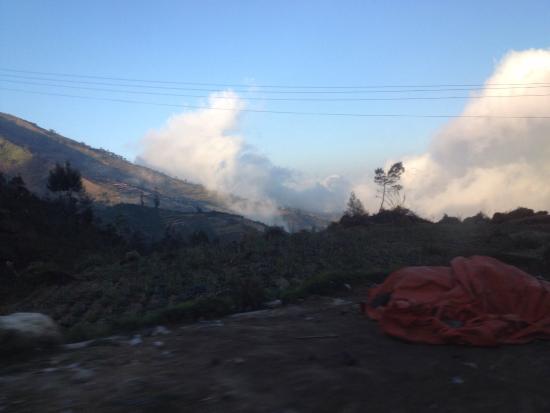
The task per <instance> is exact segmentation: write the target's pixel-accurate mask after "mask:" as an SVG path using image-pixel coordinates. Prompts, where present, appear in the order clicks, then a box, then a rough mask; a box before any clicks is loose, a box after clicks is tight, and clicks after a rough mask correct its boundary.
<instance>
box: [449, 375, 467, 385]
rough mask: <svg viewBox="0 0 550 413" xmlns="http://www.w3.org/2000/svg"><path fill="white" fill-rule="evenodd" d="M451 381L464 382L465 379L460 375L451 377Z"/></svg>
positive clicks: (455, 382)
mask: <svg viewBox="0 0 550 413" xmlns="http://www.w3.org/2000/svg"><path fill="white" fill-rule="evenodd" d="M451 383H453V384H463V383H464V379H463V378H462V377H460V376H455V377H451Z"/></svg>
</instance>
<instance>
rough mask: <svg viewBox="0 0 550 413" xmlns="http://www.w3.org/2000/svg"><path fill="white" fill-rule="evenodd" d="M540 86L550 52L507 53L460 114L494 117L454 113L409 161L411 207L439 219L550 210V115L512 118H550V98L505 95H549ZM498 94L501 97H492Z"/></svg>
mask: <svg viewBox="0 0 550 413" xmlns="http://www.w3.org/2000/svg"><path fill="white" fill-rule="evenodd" d="M535 83H545V84H546V85H547V86H549V85H550V49H547V50H527V51H521V52H510V53H508V54H507V55H506V56H505V57H504V58H503V59H502V60H501V61H500V62H499V63H498V65H497V67H496V68H495V71H494V73H493V75H492V76H491V77H490V78H489V79H488V80H487V82H486V84H485V88H484V90H483V91H481V92H480V93H479V94H478V95H476V96H479V97H478V98H472V99H470V101H469V102H468V103H467V104H466V106H465V108H464V111H463V113H462V114H463V115H466V116H471V115H485V116H492V117H493V118H456V119H454V120H452V121H450V122H448V123H447V125H445V126H444V127H443V128H442V130H441V131H439V132H438V133H437V134H436V135H435V136H434V138H433V140H432V143H431V145H430V147H429V149H428V151H427V152H426V153H424V154H422V155H419V156H411V157H408V158H405V159H403V161H404V165H405V167H406V173H405V174H404V176H403V179H402V181H403V184H404V187H405V189H406V193H407V203H408V206H410V207H411V208H412V209H413V210H415V211H418V212H419V213H421V214H424V215H426V216H428V217H433V218H437V217H439V216H441V215H442V214H443V213H451V214H458V215H461V216H468V215H471V214H474V213H476V212H478V211H480V210H482V211H485V212H487V213H493V212H495V211H504V210H510V209H513V208H516V207H518V206H526V207H530V208H534V209H548V208H550V120H549V119H511V118H506V117H507V116H514V115H516V116H517V115H519V116H548V115H550V96H543V97H527V96H523V97H506V96H509V95H533V94H543V95H550V88H549V87H546V88H544V87H542V88H540V87H539V88H534V87H533V86H536V85H534V84H535ZM495 84H508V85H510V84H514V85H515V86H514V88H502V86H491V85H495ZM497 87H500V88H497ZM495 95H499V96H503V97H499V98H491V97H488V96H495ZM496 117H501V118H496ZM366 187H367V188H368V189H369V190H370V193H372V187H370V186H368V185H367V186H366ZM363 191H364V188H363ZM359 193H361V191H359Z"/></svg>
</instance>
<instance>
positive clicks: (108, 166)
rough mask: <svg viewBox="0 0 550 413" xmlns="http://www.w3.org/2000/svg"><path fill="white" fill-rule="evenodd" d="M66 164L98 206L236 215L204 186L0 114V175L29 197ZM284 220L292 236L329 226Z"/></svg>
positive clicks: (303, 216) (310, 218)
mask: <svg viewBox="0 0 550 413" xmlns="http://www.w3.org/2000/svg"><path fill="white" fill-rule="evenodd" d="M65 161H69V162H70V163H71V164H72V165H73V166H74V167H75V168H76V169H78V170H79V171H80V172H81V174H82V177H83V182H84V187H85V189H86V192H87V193H88V194H89V195H90V196H91V197H92V198H93V199H94V200H95V201H96V202H98V203H102V204H106V205H116V204H121V203H124V204H140V203H141V199H142V196H143V201H144V204H145V205H148V206H152V205H153V197H154V195H155V193H158V195H159V199H160V205H161V207H162V208H163V209H167V210H174V211H180V212H188V213H189V212H197V211H219V212H228V213H234V212H235V211H232V210H231V209H230V208H229V207H228V206H227V205H226V203H225V201H224V197H223V196H221V195H220V194H217V193H215V192H213V191H209V190H208V189H206V188H205V187H203V186H202V185H198V184H194V183H190V182H187V181H185V180H181V179H176V178H172V177H170V176H168V175H166V174H163V173H161V172H158V171H155V170H153V169H150V168H148V167H146V166H143V165H137V164H134V163H132V162H129V161H128V160H126V159H124V158H123V157H121V156H119V155H116V154H114V153H112V152H109V151H106V150H104V149H96V148H92V147H90V146H88V145H86V144H85V143H83V142H77V141H75V140H72V139H69V138H66V137H64V136H61V135H59V134H58V133H56V132H55V131H52V130H46V129H44V128H41V127H39V126H38V125H36V124H34V123H32V122H28V121H26V120H23V119H21V118H18V117H16V116H12V115H9V114H6V113H0V172H4V173H6V174H8V175H15V174H20V175H21V176H22V178H23V179H24V181H25V182H26V184H27V187H28V188H29V189H30V190H31V191H33V192H35V193H38V194H44V193H45V191H46V189H45V188H46V180H47V177H48V171H49V170H50V169H51V168H52V167H53V166H54V165H55V163H56V162H59V163H64V162H65ZM225 198H231V199H233V200H234V199H236V198H235V197H233V196H230V197H225ZM280 217H281V222H283V223H285V225H286V226H287V227H288V228H290V229H292V230H294V231H298V230H300V229H311V228H323V227H326V226H327V225H328V224H329V223H330V217H324V216H320V215H318V214H312V213H309V212H304V211H300V210H296V209H290V208H284V207H281V208H280Z"/></svg>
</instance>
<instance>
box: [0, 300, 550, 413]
mask: <svg viewBox="0 0 550 413" xmlns="http://www.w3.org/2000/svg"><path fill="white" fill-rule="evenodd" d="M363 296H364V291H357V292H356V293H354V294H352V295H350V296H348V297H343V298H341V299H333V298H323V297H311V298H309V299H307V300H306V301H304V302H302V303H300V304H299V305H290V306H285V307H281V308H277V309H274V310H262V311H259V312H252V313H242V314H238V315H234V316H230V317H226V318H224V319H222V320H214V321H205V322H199V323H196V324H192V325H174V326H168V330H169V332H168V334H153V331H152V330H142V331H139V332H136V334H140V337H137V336H124V337H122V336H120V337H113V338H109V339H102V340H96V341H93V342H90V343H88V345H86V346H83V347H82V348H76V349H75V348H71V347H78V346H68V347H69V348H67V346H65V348H63V349H59V350H56V351H54V352H47V353H41V354H38V355H35V356H33V357H32V358H30V359H29V358H26V359H21V360H14V359H12V360H2V365H1V366H2V367H0V389H1V391H0V411H1V412H66V413H69V412H152V411H154V412H158V413H160V412H281V413H282V412H286V413H291V412H296V413H297V412H361V413H364V412H411V411H412V412H484V413H485V412H500V413H504V412H548V411H550V393H549V390H548V384H549V383H550V342H534V343H531V344H527V345H518V346H503V347H498V348H473V347H458V346H431V345H418V344H409V343H405V342H402V341H398V340H395V339H392V338H390V337H387V336H385V335H384V334H382V332H381V331H380V329H379V328H378V326H377V325H376V323H375V322H373V321H370V320H368V319H366V318H365V317H364V316H362V315H361V314H360V313H359V302H360V301H361V299H362V297H363ZM165 333H166V332H165ZM132 339H133V344H132ZM140 341H141V342H140Z"/></svg>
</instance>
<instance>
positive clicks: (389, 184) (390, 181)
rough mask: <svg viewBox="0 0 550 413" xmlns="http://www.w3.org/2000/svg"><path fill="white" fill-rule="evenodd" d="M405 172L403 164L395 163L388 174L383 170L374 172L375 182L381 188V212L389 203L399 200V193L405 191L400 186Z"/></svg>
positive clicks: (379, 169)
mask: <svg viewBox="0 0 550 413" xmlns="http://www.w3.org/2000/svg"><path fill="white" fill-rule="evenodd" d="M403 172H405V167H404V166H403V162H396V163H394V164H393V165H392V166H391V167H390V169H389V170H388V172H387V173H386V172H385V171H384V169H382V168H376V169H375V170H374V182H375V183H376V184H377V185H379V186H380V189H379V190H378V193H379V197H380V198H381V199H382V201H381V202H380V211H382V210H383V209H384V204H386V203H388V201H391V200H392V199H394V200H395V198H399V192H400V191H401V190H402V189H403V187H402V186H401V185H400V184H399V180H400V179H401V175H402V174H403ZM388 198H389V199H388ZM398 203H399V202H398ZM393 204H395V202H393ZM392 206H399V205H392Z"/></svg>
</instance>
